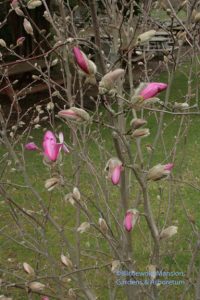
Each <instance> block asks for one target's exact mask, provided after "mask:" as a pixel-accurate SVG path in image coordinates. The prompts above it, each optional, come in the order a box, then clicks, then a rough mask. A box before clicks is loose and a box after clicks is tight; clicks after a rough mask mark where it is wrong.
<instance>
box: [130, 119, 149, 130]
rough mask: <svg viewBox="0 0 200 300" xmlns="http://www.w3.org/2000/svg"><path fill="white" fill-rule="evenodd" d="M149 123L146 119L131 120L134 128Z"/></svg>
mask: <svg viewBox="0 0 200 300" xmlns="http://www.w3.org/2000/svg"><path fill="white" fill-rule="evenodd" d="M146 124H147V121H146V120H144V119H138V118H136V119H133V120H131V122H130V126H131V127H132V128H133V129H138V128H140V127H142V126H143V125H146Z"/></svg>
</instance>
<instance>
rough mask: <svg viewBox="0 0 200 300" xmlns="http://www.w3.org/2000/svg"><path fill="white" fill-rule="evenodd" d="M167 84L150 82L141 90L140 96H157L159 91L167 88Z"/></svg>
mask: <svg viewBox="0 0 200 300" xmlns="http://www.w3.org/2000/svg"><path fill="white" fill-rule="evenodd" d="M166 88H167V84H166V83H162V82H150V83H148V84H147V86H146V87H145V88H144V89H143V90H142V91H141V92H140V94H139V96H142V97H143V98H144V99H145V100H146V99H149V98H153V97H155V96H156V95H157V94H158V93H160V92H162V91H164V90H166Z"/></svg>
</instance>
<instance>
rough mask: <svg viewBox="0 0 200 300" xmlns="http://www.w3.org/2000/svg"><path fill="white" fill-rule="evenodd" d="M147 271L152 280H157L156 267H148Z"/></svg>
mask: <svg viewBox="0 0 200 300" xmlns="http://www.w3.org/2000/svg"><path fill="white" fill-rule="evenodd" d="M147 270H148V272H149V273H150V278H151V280H154V279H156V266H155V265H148V266H147Z"/></svg>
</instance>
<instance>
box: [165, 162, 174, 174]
mask: <svg viewBox="0 0 200 300" xmlns="http://www.w3.org/2000/svg"><path fill="white" fill-rule="evenodd" d="M173 167H174V164H172V163H169V164H166V165H164V169H165V170H166V171H169V172H170V171H171V170H172V169H173Z"/></svg>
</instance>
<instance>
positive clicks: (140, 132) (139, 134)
mask: <svg viewBox="0 0 200 300" xmlns="http://www.w3.org/2000/svg"><path fill="white" fill-rule="evenodd" d="M149 135H150V131H149V128H142V129H136V130H134V132H133V133H132V137H134V138H144V137H147V136H149Z"/></svg>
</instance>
